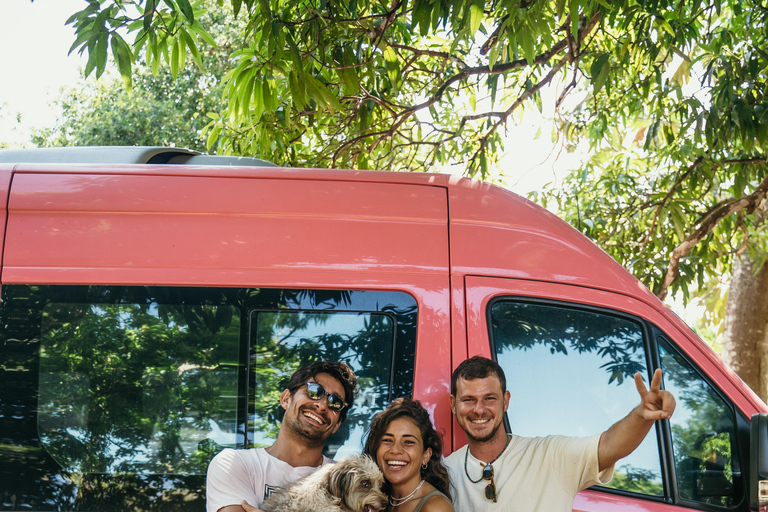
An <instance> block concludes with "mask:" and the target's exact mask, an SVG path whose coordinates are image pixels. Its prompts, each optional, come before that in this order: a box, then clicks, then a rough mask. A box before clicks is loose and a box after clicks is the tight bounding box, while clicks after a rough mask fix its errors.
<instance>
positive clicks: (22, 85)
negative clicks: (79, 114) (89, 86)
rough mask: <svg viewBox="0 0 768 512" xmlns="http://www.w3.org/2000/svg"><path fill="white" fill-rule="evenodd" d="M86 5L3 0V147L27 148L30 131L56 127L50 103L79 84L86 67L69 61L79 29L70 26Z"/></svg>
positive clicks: (65, 0) (72, 0)
mask: <svg viewBox="0 0 768 512" xmlns="http://www.w3.org/2000/svg"><path fill="white" fill-rule="evenodd" d="M85 5H86V3H85V1H84V0H35V1H34V3H33V2H30V0H2V6H0V70H2V77H3V78H2V80H0V141H2V142H7V143H17V144H18V143H22V142H26V141H27V140H28V138H29V137H28V135H29V127H30V126H35V127H40V126H45V125H50V124H52V123H53V120H54V119H55V112H54V111H53V109H52V107H51V106H50V103H51V102H52V101H53V100H54V99H56V97H57V96H58V91H59V88H60V87H61V86H62V85H65V84H66V85H73V84H74V83H75V82H76V81H77V78H78V69H79V66H81V65H84V64H85V62H84V60H81V59H80V58H79V56H78V55H77V54H76V53H75V54H74V55H72V56H69V57H67V51H68V50H69V47H70V46H71V45H72V43H73V42H74V29H73V28H72V26H71V25H67V26H65V25H64V22H65V21H66V20H67V18H69V17H70V16H71V15H72V14H73V13H75V12H77V11H79V10H81V9H82V8H83V7H84V6H85ZM17 114H19V115H21V120H22V123H23V128H19V126H18V125H17V123H16V116H17Z"/></svg>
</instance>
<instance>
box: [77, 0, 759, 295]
mask: <svg viewBox="0 0 768 512" xmlns="http://www.w3.org/2000/svg"><path fill="white" fill-rule="evenodd" d="M218 4H219V5H223V4H224V1H223V0H219V2H218ZM212 5H213V3H212V2H206V1H203V0H200V1H198V2H193V3H190V2H189V1H188V0H164V1H163V2H160V1H159V0H133V1H130V2H125V1H118V0H106V1H103V2H98V1H96V0H89V3H88V7H86V8H85V9H84V10H82V11H80V12H78V13H76V14H74V15H73V17H72V18H71V20H70V21H71V22H72V23H73V25H74V27H75V30H76V34H77V36H76V41H75V43H74V44H73V51H74V50H76V49H79V51H81V52H88V55H89V61H88V69H87V70H86V71H87V72H90V71H96V73H97V74H99V73H101V72H102V71H103V70H104V69H105V65H106V64H105V63H106V61H107V59H108V55H109V53H110V52H109V51H108V48H111V49H112V50H111V55H112V58H113V59H114V60H115V61H116V62H117V64H118V68H119V69H120V70H121V72H122V73H123V74H124V75H125V76H127V75H128V71H127V70H128V68H129V67H130V66H131V65H132V63H133V62H134V61H135V59H136V57H137V56H138V55H140V54H141V53H142V52H143V54H144V55H145V56H146V62H147V65H148V66H149V67H150V68H151V69H154V70H157V69H159V67H160V65H161V63H163V62H165V63H167V64H168V65H169V67H170V69H171V71H172V73H176V72H178V70H179V69H182V68H183V64H184V62H185V59H186V56H187V55H192V56H193V60H195V61H196V62H197V63H198V65H201V64H202V63H201V59H199V58H198V56H199V55H200V53H201V47H208V46H210V45H213V44H214V41H213V38H211V37H209V35H208V33H209V32H210V27H209V26H208V25H206V24H205V23H203V22H201V19H202V18H201V16H202V15H203V12H204V9H205V8H207V7H211V6H212ZM228 7H230V8H231V16H232V17H233V18H235V19H238V20H241V22H242V24H243V26H244V27H245V29H244V30H243V31H242V33H241V35H240V39H239V45H238V47H237V50H236V51H234V52H233V53H232V60H231V61H230V63H229V71H228V72H227V74H226V76H225V77H224V81H225V83H226V88H227V89H226V95H227V96H226V109H225V110H223V111H222V112H220V113H215V114H212V115H211V122H210V123H209V124H208V126H207V127H206V134H207V143H208V146H209V149H210V150H212V151H215V152H219V153H234V154H246V155H258V156H260V157H262V158H266V159H269V160H272V161H275V162H277V163H280V164H286V165H301V166H323V167H351V168H378V169H392V170H434V169H440V168H443V167H445V166H448V165H457V166H460V167H461V168H463V169H464V170H465V173H466V174H467V175H470V176H478V177H481V178H488V177H489V176H490V173H491V170H492V169H493V168H494V166H495V165H497V164H498V161H499V157H500V155H501V154H502V152H503V143H504V127H505V125H506V123H508V122H512V121H514V119H515V116H518V115H522V113H523V112H524V110H525V109H541V108H542V97H541V91H542V89H543V88H544V87H546V86H548V85H550V84H560V87H562V90H561V91H560V95H559V98H558V100H557V104H556V105H555V107H556V109H557V113H558V116H559V117H558V118H559V119H560V121H561V124H560V126H559V128H560V129H561V131H562V133H563V134H564V137H565V140H566V142H567V143H568V144H574V145H575V144H579V143H582V144H588V145H589V148H590V150H589V151H590V158H589V160H588V161H587V162H586V163H585V165H584V166H583V168H582V169H579V170H578V171H577V172H574V173H573V174H572V175H570V176H569V177H568V179H567V180H566V181H565V183H564V184H563V185H564V186H562V187H561V188H560V189H559V190H550V191H548V192H547V193H546V194H545V195H544V196H541V197H540V198H539V200H540V201H541V202H542V203H544V204H549V205H553V206H554V205H556V206H557V208H558V209H559V211H560V213H561V214H562V215H563V216H564V217H566V218H567V219H568V220H570V221H572V223H573V224H574V225H577V226H579V227H580V229H582V230H583V231H584V232H585V233H586V234H587V235H589V236H590V237H592V238H593V239H595V240H596V241H598V243H600V244H601V245H602V246H603V247H605V248H606V250H608V252H610V253H611V255H613V256H614V257H616V258H617V259H618V260H619V261H620V262H622V263H623V264H624V265H626V266H627V267H628V268H630V269H631V270H632V271H633V272H634V274H635V275H636V276H638V277H639V278H640V279H642V280H643V281H644V282H645V283H646V284H647V285H648V286H649V287H650V288H651V289H653V290H654V291H655V292H656V293H657V294H658V295H659V296H660V297H664V296H666V294H667V293H668V291H669V290H670V289H671V290H673V291H674V290H677V289H682V290H683V291H684V292H686V293H687V290H688V287H689V286H688V285H690V284H692V283H697V284H698V286H699V287H700V288H702V287H704V286H705V285H706V283H707V282H708V280H709V278H711V277H716V276H719V275H722V274H723V273H727V272H728V270H729V268H730V263H731V261H732V256H733V254H735V253H737V252H739V251H743V250H746V248H747V247H748V246H749V245H750V241H751V242H752V243H755V242H757V241H760V240H764V237H763V236H762V233H763V230H764V227H763V217H762V212H763V211H764V204H765V197H766V192H768V180H767V179H766V176H767V174H768V173H766V165H765V160H766V154H765V145H766V143H767V142H768V111H767V110H768V100H767V99H766V97H765V94H766V68H767V67H768V53H766V50H767V49H768V47H767V46H766V15H768V8H766V7H765V6H764V5H762V4H761V3H759V2H756V1H754V0H707V1H704V0H694V1H688V2H683V1H681V0H619V1H615V2H608V1H605V0H568V1H566V0H514V1H503V0H488V1H485V0H457V1H451V2H449V1H445V0H437V1H428V0H413V1H412V2H408V1H407V0H390V1H388V2H380V1H376V0H231V1H230V2H229V3H228ZM131 38H133V39H132V40H133V42H132V43H128V42H127V40H130V39H131ZM754 247H757V248H758V249H759V248H760V245H759V244H757V245H754Z"/></svg>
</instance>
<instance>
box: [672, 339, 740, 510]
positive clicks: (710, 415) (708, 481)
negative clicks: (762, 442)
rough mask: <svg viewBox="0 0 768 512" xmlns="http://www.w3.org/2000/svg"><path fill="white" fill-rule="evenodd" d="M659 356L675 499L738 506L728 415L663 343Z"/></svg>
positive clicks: (731, 416) (732, 426) (735, 458)
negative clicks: (668, 406)
mask: <svg viewBox="0 0 768 512" xmlns="http://www.w3.org/2000/svg"><path fill="white" fill-rule="evenodd" d="M659 350H660V353H661V365H662V368H663V370H664V372H665V374H666V377H665V383H666V389H668V390H669V391H671V392H672V393H673V394H674V395H675V396H676V397H677V408H676V409H675V414H674V416H672V419H671V420H670V424H671V427H672V444H673V446H674V451H675V453H674V461H675V475H676V477H677V486H678V493H679V495H680V497H681V498H683V499H685V500H690V501H697V502H702V503H707V504H709V505H723V506H726V507H733V506H735V505H738V503H739V501H740V500H741V497H742V496H743V495H744V491H743V480H742V477H741V469H740V464H739V458H738V452H737V450H736V449H735V447H736V427H735V418H734V414H733V411H732V410H731V408H730V407H729V406H728V405H727V404H726V403H725V401H724V400H723V399H722V398H721V397H720V396H719V395H718V394H717V393H716V392H715V390H714V389H713V388H712V387H711V386H710V385H709V384H708V383H707V382H706V381H705V380H704V379H703V378H702V377H701V375H699V374H698V373H697V372H696V371H695V370H694V369H693V367H692V366H691V365H690V364H689V363H688V362H687V361H686V360H685V359H684V358H683V357H682V356H681V355H680V354H679V353H677V352H676V351H675V350H673V349H672V348H671V345H670V344H669V342H667V341H666V340H665V339H664V338H659Z"/></svg>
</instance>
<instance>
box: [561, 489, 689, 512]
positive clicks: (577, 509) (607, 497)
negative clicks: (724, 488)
mask: <svg viewBox="0 0 768 512" xmlns="http://www.w3.org/2000/svg"><path fill="white" fill-rule="evenodd" d="M616 510H626V511H627V512H679V511H681V510H691V509H690V508H688V507H684V506H676V505H672V504H669V503H664V502H661V501H649V500H642V499H637V498H633V497H630V496H616V495H611V494H606V493H604V492H599V491H593V490H591V489H587V490H585V491H581V492H580V493H579V494H577V495H576V499H574V500H573V511H574V512H615V511H616Z"/></svg>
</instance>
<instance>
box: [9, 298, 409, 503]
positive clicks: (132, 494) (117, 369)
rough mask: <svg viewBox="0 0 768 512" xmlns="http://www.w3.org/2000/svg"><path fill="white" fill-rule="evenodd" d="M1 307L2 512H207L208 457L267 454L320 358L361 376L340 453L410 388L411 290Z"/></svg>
mask: <svg viewBox="0 0 768 512" xmlns="http://www.w3.org/2000/svg"><path fill="white" fill-rule="evenodd" d="M2 299H3V300H2V303H1V304H0V322H1V325H3V329H2V330H1V331H0V335H1V336H2V337H1V338H0V509H2V510H16V509H31V510H115V511H121V510H129V509H130V510H162V509H185V510H186V509H192V510H195V509H197V510H203V509H204V501H205V473H206V470H207V466H208V463H209V461H210V459H211V458H212V457H213V456H214V455H215V454H216V453H218V452H219V451H220V450H221V449H223V448H225V447H235V448H245V447H247V446H255V445H259V444H267V443H269V442H271V441H270V436H274V433H275V432H276V431H277V425H278V424H279V421H280V417H281V415H280V412H281V409H280V406H279V402H278V401H277V400H276V397H275V395H278V396H279V393H280V391H282V389H283V388H282V387H281V386H283V385H284V384H285V381H286V379H287V378H288V377H289V376H290V374H291V372H292V371H293V369H295V368H298V367H299V366H303V365H305V364H308V363H310V362H314V361H317V360H321V359H328V360H341V361H344V362H346V363H348V364H349V365H350V366H351V367H352V368H353V369H354V371H355V372H356V374H357V375H358V377H359V386H360V389H361V395H360V396H359V397H358V399H357V401H356V406H355V408H354V409H353V410H352V411H350V414H349V415H348V417H347V420H346V421H345V423H344V424H343V425H344V427H343V428H341V429H339V432H337V434H336V438H334V440H333V443H328V447H327V450H326V455H328V456H330V457H334V456H341V455H342V454H344V453H356V452H359V451H360V449H361V447H360V438H361V436H362V432H364V431H365V430H366V429H367V427H368V424H369V422H370V419H371V417H372V416H373V415H374V414H375V413H376V412H378V411H379V410H381V409H382V408H383V407H384V405H385V404H386V403H387V402H388V401H389V399H390V398H391V397H392V396H394V395H397V396H400V395H411V394H412V392H413V363H414V354H415V342H416V340H415V336H416V325H417V308H416V301H415V300H414V299H413V297H411V296H410V295H408V294H406V293H402V292H373V291H356V290H293V289H260V288H243V289H235V288H195V287H141V286H37V285H4V286H3V287H2ZM158 507H159V508H158ZM190 507H191V508H190Z"/></svg>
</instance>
